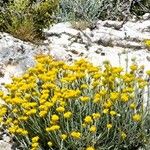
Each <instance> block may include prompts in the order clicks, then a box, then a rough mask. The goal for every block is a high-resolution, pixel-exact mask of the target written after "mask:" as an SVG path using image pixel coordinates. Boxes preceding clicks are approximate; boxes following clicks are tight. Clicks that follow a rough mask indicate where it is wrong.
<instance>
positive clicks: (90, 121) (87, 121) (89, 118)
mask: <svg viewBox="0 0 150 150" xmlns="http://www.w3.org/2000/svg"><path fill="white" fill-rule="evenodd" d="M84 122H85V123H87V124H90V123H92V122H93V120H92V117H91V116H86V117H85V118H84Z"/></svg>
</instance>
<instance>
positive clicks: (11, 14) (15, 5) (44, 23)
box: [0, 0, 59, 42]
mask: <svg viewBox="0 0 150 150" xmlns="http://www.w3.org/2000/svg"><path fill="white" fill-rule="evenodd" d="M58 3H59V1H58V0H45V1H44V0H42V1H40V2H37V3H36V2H34V1H30V0H12V1H9V2H8V3H7V4H5V5H3V6H2V7H1V9H2V13H1V15H0V31H5V32H8V33H10V34H12V35H13V36H14V37H17V38H20V39H22V40H25V41H31V42H35V41H36V40H38V39H40V38H41V37H42V30H43V28H45V27H48V26H49V25H50V24H51V23H52V22H53V21H54V20H53V19H52V15H53V14H54V13H55V12H56V10H57V8H58Z"/></svg>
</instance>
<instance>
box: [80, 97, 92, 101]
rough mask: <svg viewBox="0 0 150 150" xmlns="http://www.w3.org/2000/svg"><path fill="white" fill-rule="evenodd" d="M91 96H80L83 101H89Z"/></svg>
mask: <svg viewBox="0 0 150 150" xmlns="http://www.w3.org/2000/svg"><path fill="white" fill-rule="evenodd" d="M89 99H90V98H89V97H87V96H82V97H80V100H81V101H82V102H87V101H89Z"/></svg>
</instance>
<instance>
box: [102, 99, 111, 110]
mask: <svg viewBox="0 0 150 150" xmlns="http://www.w3.org/2000/svg"><path fill="white" fill-rule="evenodd" d="M111 106H112V102H111V101H110V100H107V101H106V102H105V103H104V107H106V108H110V107H111Z"/></svg>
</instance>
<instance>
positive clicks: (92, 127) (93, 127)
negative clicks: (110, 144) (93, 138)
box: [89, 125, 97, 132]
mask: <svg viewBox="0 0 150 150" xmlns="http://www.w3.org/2000/svg"><path fill="white" fill-rule="evenodd" d="M96 130H97V128H96V126H94V125H93V126H91V127H90V129H89V131H90V132H96Z"/></svg>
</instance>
